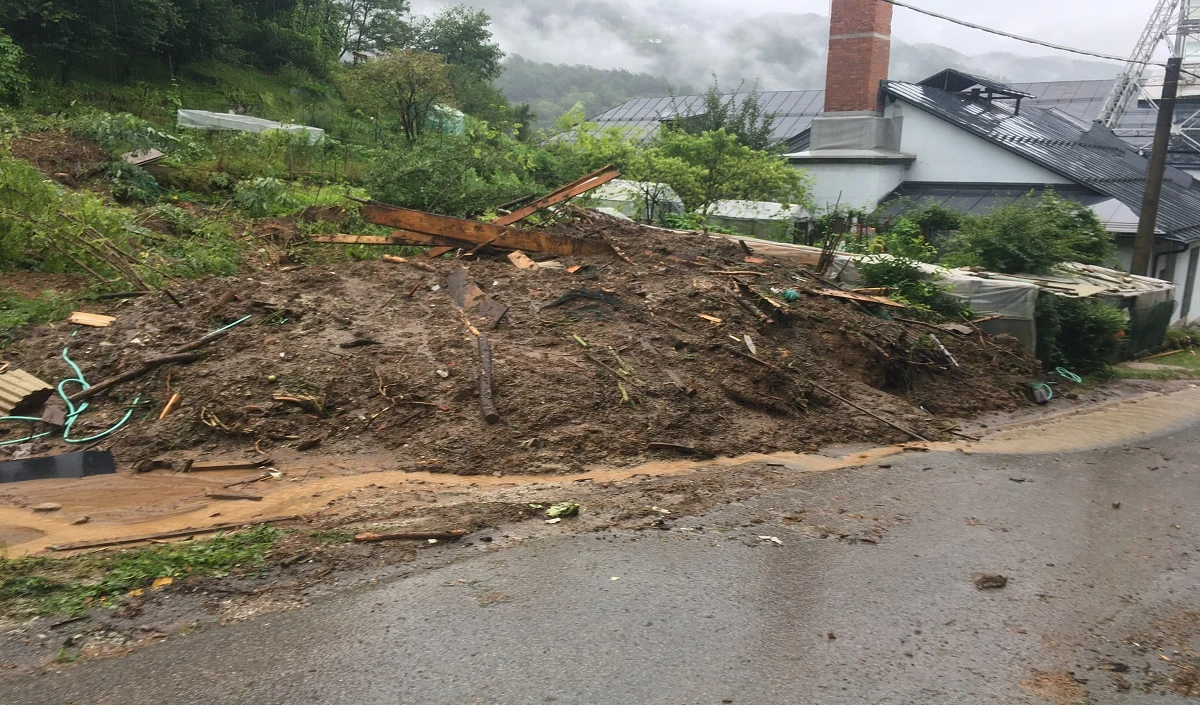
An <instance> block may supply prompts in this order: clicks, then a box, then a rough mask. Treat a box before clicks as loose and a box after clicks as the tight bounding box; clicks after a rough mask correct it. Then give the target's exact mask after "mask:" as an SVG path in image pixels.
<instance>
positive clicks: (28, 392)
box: [0, 370, 54, 416]
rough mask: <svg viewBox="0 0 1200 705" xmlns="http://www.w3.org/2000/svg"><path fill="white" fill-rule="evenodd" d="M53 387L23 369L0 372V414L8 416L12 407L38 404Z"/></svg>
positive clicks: (19, 407)
mask: <svg viewBox="0 0 1200 705" xmlns="http://www.w3.org/2000/svg"><path fill="white" fill-rule="evenodd" d="M53 393H54V388H53V387H51V386H50V385H48V384H46V383H45V382H43V381H42V380H40V379H38V378H37V377H34V376H33V375H31V374H29V373H28V372H26V371H25V370H9V371H7V372H5V373H4V374H0V416H8V415H9V414H10V413H12V411H13V409H17V410H22V409H23V408H24V407H29V406H40V405H41V404H42V403H43V402H45V401H46V399H49V398H50V395H51V394H53Z"/></svg>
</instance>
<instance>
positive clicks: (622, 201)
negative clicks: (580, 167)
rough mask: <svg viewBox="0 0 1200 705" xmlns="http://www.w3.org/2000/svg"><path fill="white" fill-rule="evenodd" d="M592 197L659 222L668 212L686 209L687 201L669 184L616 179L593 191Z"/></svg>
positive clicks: (627, 213)
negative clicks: (685, 202)
mask: <svg viewBox="0 0 1200 705" xmlns="http://www.w3.org/2000/svg"><path fill="white" fill-rule="evenodd" d="M588 198H590V199H592V200H594V201H596V202H597V204H598V205H599V206H601V207H604V208H611V209H612V210H615V211H618V212H620V213H622V214H623V215H625V216H626V217H629V218H633V219H634V220H640V221H643V222H657V221H659V220H661V219H662V216H663V214H665V213H682V212H683V201H682V200H680V198H679V196H678V195H677V194H676V193H675V190H674V189H672V188H671V187H670V186H668V185H667V184H656V183H649V182H642V181H629V180H627V179H614V180H612V181H610V182H608V183H607V184H604V185H603V186H601V187H600V188H597V189H595V190H594V191H592V192H591V193H589V194H588ZM649 201H653V202H649Z"/></svg>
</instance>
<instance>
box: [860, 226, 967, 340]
mask: <svg viewBox="0 0 1200 705" xmlns="http://www.w3.org/2000/svg"><path fill="white" fill-rule="evenodd" d="M860 252H862V253H863V254H868V255H871V256H869V257H866V258H863V259H862V260H860V261H859V262H858V264H857V265H856V266H857V268H858V271H859V272H860V273H861V274H862V276H863V279H864V280H865V281H866V283H867V286H870V287H880V288H885V289H890V290H892V292H893V293H892V294H891V298H893V299H895V300H896V301H899V302H900V303H904V304H908V306H909V307H910V308H911V309H912V310H913V311H915V312H916V313H918V314H920V315H922V316H923V317H933V318H937V317H945V318H951V319H957V318H969V317H970V316H971V309H970V308H969V307H967V306H965V305H963V303H962V302H961V301H959V300H958V299H956V298H955V297H953V296H951V295H950V294H948V293H947V290H946V288H945V287H941V286H938V285H937V284H936V283H934V281H933V280H932V278H931V277H930V276H929V275H928V274H926V273H925V272H924V271H922V270H921V268H920V266H919V265H920V264H921V263H926V262H936V261H937V254H938V253H937V250H936V249H934V247H933V246H932V245H930V244H929V243H928V242H927V241H926V240H925V236H924V235H922V234H921V226H920V225H918V224H917V223H916V222H914V221H912V220H908V219H907V218H901V219H899V220H898V221H896V222H894V223H892V225H891V227H890V229H889V230H888V231H886V232H885V233H883V234H881V235H879V236H878V237H876V238H875V239H874V240H872V241H871V242H870V243H868V244H867V245H866V248H865V249H861V250H860Z"/></svg>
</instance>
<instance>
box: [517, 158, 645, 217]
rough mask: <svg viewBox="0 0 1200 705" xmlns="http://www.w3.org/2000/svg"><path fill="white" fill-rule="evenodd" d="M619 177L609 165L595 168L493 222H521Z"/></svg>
mask: <svg viewBox="0 0 1200 705" xmlns="http://www.w3.org/2000/svg"><path fill="white" fill-rule="evenodd" d="M619 178H621V172H620V170H618V169H614V168H613V167H611V166H606V167H603V168H601V169H597V170H596V171H593V172H592V173H590V174H587V175H585V176H583V177H582V178H579V179H576V180H575V181H572V182H571V183H569V184H567V185H566V186H563V187H562V188H560V189H558V190H557V191H554V192H553V193H551V194H549V195H547V196H545V197H543V198H541V199H539V200H538V201H536V202H534V203H531V204H530V205H528V206H526V207H524V208H521V209H520V210H516V211H513V212H512V213H509V214H508V215H504V216H501V217H499V218H497V219H496V221H495V224H496V225H514V224H516V223H519V222H521V221H522V220H525V219H526V218H528V217H529V216H531V215H533V214H534V213H537V212H538V211H544V210H546V209H547V208H552V207H554V206H556V205H558V204H560V203H565V202H566V201H569V200H571V199H572V198H576V197H577V196H582V195H583V194H585V193H587V192H588V191H591V190H593V189H597V188H600V187H601V186H603V185H604V184H607V183H608V182H610V181H612V180H614V179H619Z"/></svg>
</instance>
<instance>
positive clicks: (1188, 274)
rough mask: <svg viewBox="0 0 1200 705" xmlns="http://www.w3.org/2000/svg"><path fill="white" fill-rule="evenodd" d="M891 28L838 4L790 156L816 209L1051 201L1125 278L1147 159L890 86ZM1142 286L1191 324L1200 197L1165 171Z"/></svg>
mask: <svg viewBox="0 0 1200 705" xmlns="http://www.w3.org/2000/svg"><path fill="white" fill-rule="evenodd" d="M864 6H867V7H870V8H873V9H870V10H869V11H864ZM891 14H892V6H891V5H890V4H889V3H886V2H882V1H881V0H867V1H866V2H865V3H864V1H863V0H833V11H832V15H831V33H830V50H829V71H828V80H827V85H826V90H825V112H823V113H822V114H821V115H819V116H817V117H816V118H815V119H814V120H813V121H812V123H811V126H810V127H809V129H808V130H807V131H806V132H805V133H804V134H802V135H800V136H798V138H797V139H796V140H795V141H794V142H793V144H794V145H795V146H797V147H798V151H796V152H795V153H793V154H789V155H788V157H789V159H790V160H791V162H792V163H793V164H794V165H795V166H796V167H797V168H801V169H804V170H806V171H807V172H808V173H809V174H810V175H811V176H812V177H813V180H814V187H813V200H814V202H815V203H816V205H817V206H826V205H829V206H832V205H833V204H835V203H841V204H842V205H847V206H854V207H866V208H868V209H872V210H873V209H874V208H876V207H878V206H880V205H881V204H887V203H888V202H890V201H893V200H895V199H898V198H908V199H912V200H917V201H922V200H924V201H930V200H932V201H934V202H938V203H942V204H944V205H946V206H948V207H950V208H953V209H956V210H960V211H963V212H972V213H978V212H982V211H985V210H987V209H988V208H992V207H995V206H996V205H998V204H1000V203H1004V202H1011V201H1012V200H1015V199H1017V198H1020V197H1021V196H1023V195H1025V194H1027V193H1029V192H1031V191H1032V192H1039V193H1040V192H1044V191H1047V190H1054V191H1055V192H1057V193H1060V194H1061V195H1063V196H1064V197H1067V198H1071V199H1073V200H1077V201H1079V202H1081V203H1083V204H1085V205H1087V206H1090V207H1091V208H1092V209H1093V210H1094V211H1095V212H1096V213H1097V215H1099V216H1100V219H1101V221H1102V222H1104V223H1105V225H1106V227H1107V228H1108V230H1109V231H1110V232H1112V233H1113V234H1114V235H1115V236H1116V238H1117V242H1118V248H1119V261H1118V264H1119V265H1120V266H1122V267H1123V268H1125V269H1128V267H1129V265H1130V260H1131V256H1132V249H1133V247H1132V242H1133V233H1134V232H1135V231H1136V229H1137V221H1138V213H1139V212H1140V210H1141V207H1142V198H1143V193H1144V189H1145V181H1146V174H1147V171H1148V159H1147V158H1146V157H1145V156H1143V155H1142V154H1140V153H1139V152H1138V150H1136V149H1135V148H1134V147H1132V146H1131V145H1130V144H1129V143H1127V142H1125V141H1123V140H1122V139H1121V138H1119V137H1117V136H1116V135H1115V134H1114V133H1113V132H1112V131H1111V130H1109V129H1107V128H1105V127H1103V126H1102V125H1100V124H1099V123H1094V122H1087V121H1085V120H1081V119H1079V118H1078V117H1075V116H1072V115H1070V114H1068V113H1067V112H1064V111H1062V110H1059V109H1057V108H1052V107H1038V106H1035V105H1030V104H1029V103H1030V102H1031V100H1032V99H1033V98H1034V96H1033V95H1030V94H1028V93H1025V92H1022V91H1019V90H1016V89H1014V88H1012V87H1010V86H1006V85H1004V84H1001V83H998V82H995V81H991V80H989V79H986V78H980V77H977V76H971V75H968V74H965V73H962V72H958V71H953V70H947V71H943V72H942V73H939V74H937V75H935V76H932V77H930V78H928V79H926V80H924V81H920V82H917V83H910V82H905V81H889V80H887V71H888V55H889V52H890V49H891V39H890V35H891ZM1151 275H1152V276H1155V277H1157V278H1159V279H1165V280H1167V281H1171V282H1174V283H1175V284H1176V291H1177V297H1178V305H1177V306H1176V309H1175V313H1174V320H1176V321H1179V322H1185V323H1188V322H1192V321H1194V320H1196V319H1197V318H1200V291H1197V286H1196V280H1197V277H1198V276H1200V183H1197V181H1196V179H1194V178H1193V177H1192V175H1191V174H1189V173H1187V172H1185V171H1183V170H1181V169H1177V168H1173V167H1172V168H1169V169H1168V174H1167V180H1166V183H1165V185H1164V187H1163V194H1162V201H1161V207H1160V211H1159V216H1158V239H1157V242H1156V247H1155V254H1154V258H1153V262H1152V271H1151Z"/></svg>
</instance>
